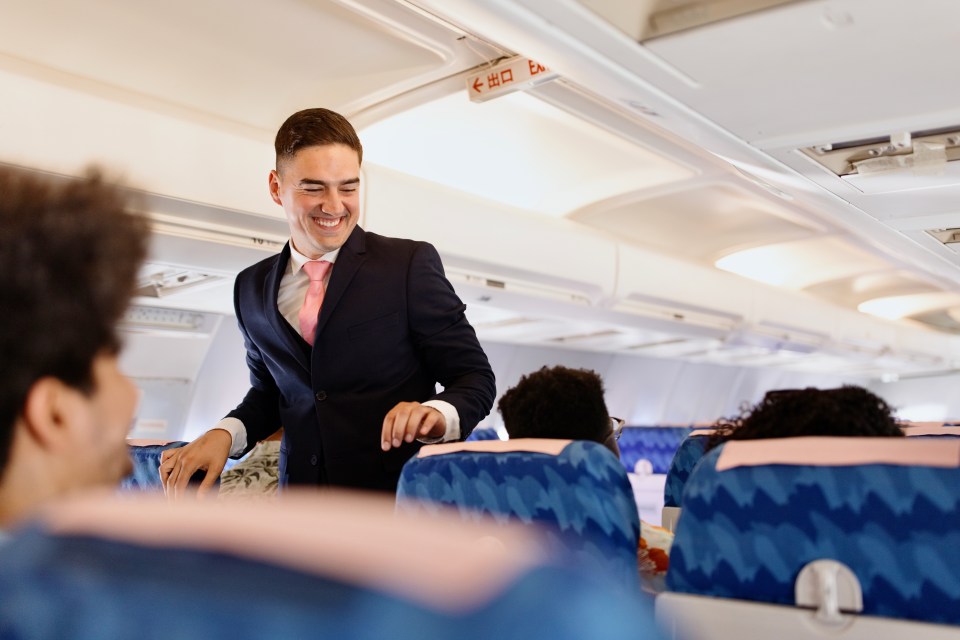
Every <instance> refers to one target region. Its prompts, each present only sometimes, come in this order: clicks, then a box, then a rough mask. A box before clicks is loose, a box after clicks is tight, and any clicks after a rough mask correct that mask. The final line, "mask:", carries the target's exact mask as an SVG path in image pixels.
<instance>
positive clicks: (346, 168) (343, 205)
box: [270, 144, 360, 260]
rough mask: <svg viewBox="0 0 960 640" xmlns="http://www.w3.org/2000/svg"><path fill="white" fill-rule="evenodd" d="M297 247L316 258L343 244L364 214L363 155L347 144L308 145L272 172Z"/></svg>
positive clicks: (273, 187)
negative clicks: (361, 156)
mask: <svg viewBox="0 0 960 640" xmlns="http://www.w3.org/2000/svg"><path fill="white" fill-rule="evenodd" d="M270 196H271V197H272V198H273V201H274V202H276V203H277V204H279V205H280V206H281V207H283V211H284V213H285V214H286V217H287V224H288V225H289V226H290V238H291V240H292V241H293V246H294V247H295V248H296V250H297V251H299V252H300V253H302V254H303V255H305V256H307V257H308V258H310V259H313V260H315V259H317V258H319V257H321V256H322V255H323V254H325V253H329V252H331V251H334V250H336V249H339V248H340V247H341V246H343V243H344V242H346V241H347V238H348V237H350V233H351V232H352V231H353V228H354V227H356V226H357V218H358V216H359V213H360V158H359V157H358V155H357V152H356V151H354V150H353V149H351V148H350V147H348V146H346V145H343V144H327V145H318V146H312V147H305V148H303V149H301V150H300V151H298V152H297V153H296V154H294V156H293V157H292V158H288V159H286V160H283V161H282V162H281V163H280V164H279V165H278V166H277V169H276V170H274V171H271V172H270Z"/></svg>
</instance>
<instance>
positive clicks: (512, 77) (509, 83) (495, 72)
mask: <svg viewBox="0 0 960 640" xmlns="http://www.w3.org/2000/svg"><path fill="white" fill-rule="evenodd" d="M557 77H559V74H558V73H557V72H556V71H552V70H550V69H548V68H547V67H545V66H543V65H542V64H540V63H539V62H537V61H536V60H531V59H530V58H524V57H523V56H515V57H513V58H510V59H509V60H505V61H503V62H501V63H500V64H497V65H495V66H492V67H483V68H480V69H479V70H475V71H474V73H472V74H470V75H469V76H467V95H469V96H470V100H471V102H486V101H487V100H490V99H492V98H497V97H499V96H503V95H506V94H508V93H513V92H514V91H521V90H526V89H531V88H533V87H535V86H537V85H539V84H543V83H544V82H549V81H550V80H553V79H554V78H557Z"/></svg>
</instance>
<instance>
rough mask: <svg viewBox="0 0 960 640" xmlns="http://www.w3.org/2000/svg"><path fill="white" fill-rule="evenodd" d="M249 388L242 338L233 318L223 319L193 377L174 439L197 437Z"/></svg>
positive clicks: (233, 405) (240, 398)
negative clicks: (190, 391) (192, 386)
mask: <svg viewBox="0 0 960 640" xmlns="http://www.w3.org/2000/svg"><path fill="white" fill-rule="evenodd" d="M249 388H250V372H249V370H248V369H247V361H246V351H245V350H244V347H243V336H242V335H241V333H240V328H239V327H238V326H237V320H236V318H234V317H232V316H229V317H225V318H224V319H223V322H221V323H220V327H219V329H218V330H217V333H216V335H215V336H214V338H213V341H212V342H211V344H210V349H209V351H208V352H207V358H206V360H205V361H204V363H203V366H202V367H201V368H200V373H199V374H198V375H197V380H196V383H195V384H194V388H193V396H192V400H191V403H190V408H189V411H188V412H187V415H186V420H185V421H184V424H183V425H182V432H181V433H180V434H179V435H177V436H175V437H177V438H180V439H183V440H193V439H194V438H196V437H197V436H199V435H201V434H202V433H204V432H205V431H207V430H208V429H210V428H211V427H213V425H215V424H216V423H217V422H219V421H220V419H221V418H223V416H225V415H226V414H227V413H228V412H229V411H231V410H232V409H233V408H234V407H236V406H237V405H238V404H239V403H240V401H241V400H243V396H244V395H245V394H246V393H247V390H248V389H249Z"/></svg>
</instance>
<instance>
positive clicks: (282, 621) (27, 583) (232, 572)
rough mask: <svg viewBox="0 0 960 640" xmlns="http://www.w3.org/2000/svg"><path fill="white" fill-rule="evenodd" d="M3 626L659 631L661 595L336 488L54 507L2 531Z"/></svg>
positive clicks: (420, 633)
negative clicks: (656, 613)
mask: <svg viewBox="0 0 960 640" xmlns="http://www.w3.org/2000/svg"><path fill="white" fill-rule="evenodd" d="M0 636H3V637H5V638H6V637H10V638H19V639H22V640H39V639H46V638H79V639H90V638H97V639H98V640H114V639H116V640H119V639H121V638H123V639H126V638H142V639H143V640H150V639H154V638H157V639H160V638H178V639H181V640H199V639H201V638H202V639H205V640H208V639H209V640H227V639H230V640H245V639H254V638H321V637H322V638H345V639H353V638H358V639H359V638H364V639H367V638H369V639H372V638H387V637H389V638H393V639H398V640H407V639H409V640H413V639H415V638H417V639H419V638H464V639H468V640H469V639H474V638H475V639H478V640H479V639H481V638H492V637H497V638H517V639H520V638H523V639H524V640H526V639H527V638H534V639H537V638H544V639H560V640H563V639H568V640H574V639H577V638H585V637H609V638H623V639H626V638H643V639H649V640H658V639H659V638H661V636H660V634H659V632H658V631H657V629H656V627H655V625H654V623H653V612H652V607H650V606H649V603H646V602H644V601H643V600H641V599H640V598H639V597H637V596H636V595H635V594H626V593H624V592H623V591H622V590H621V589H619V588H617V587H615V586H613V585H612V584H611V583H610V582H609V581H607V580H606V579H605V578H604V577H603V576H598V575H596V574H593V573H590V572H589V571H586V570H584V569H583V568H582V567H573V566H569V565H568V564H567V563H566V562H565V561H564V559H563V557H562V556H558V555H556V554H553V553H551V552H550V550H549V549H548V546H547V545H546V544H545V543H544V540H543V539H542V538H541V537H540V536H539V535H537V532H536V531H534V530H531V529H530V528H527V527H502V526H496V525H492V524H483V523H465V522H463V521H462V520H461V519H460V518H453V519H452V518H450V517H442V516H441V517H433V518H426V517H424V518H409V517H404V516H402V515H398V514H395V513H394V505H393V501H392V500H391V499H387V498H383V497H380V496H373V495H367V494H359V493H352V492H338V491H329V492H324V493H322V494H320V493H316V492H313V493H307V492H303V493H299V494H298V493H297V492H296V491H290V492H287V493H286V494H285V495H284V498H283V500H280V501H276V502H262V503H249V502H244V503H236V502H218V501H213V502H204V501H190V502H187V501H181V502H177V503H169V504H168V503H167V502H166V501H165V500H164V499H163V498H162V497H160V496H150V495H146V494H140V495H138V496H132V495H130V494H126V495H112V496H103V495H92V496H91V495H85V496H82V497H75V498H73V499H71V500H68V501H65V502H61V503H58V504H56V505H51V506H50V507H49V508H47V509H46V510H45V511H44V512H43V513H42V515H40V516H39V518H38V519H37V520H35V521H34V522H33V523H31V524H28V525H26V526H25V527H24V528H22V529H21V530H19V531H14V532H11V535H10V537H7V538H5V539H4V541H3V542H0Z"/></svg>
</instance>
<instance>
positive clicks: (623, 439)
mask: <svg viewBox="0 0 960 640" xmlns="http://www.w3.org/2000/svg"><path fill="white" fill-rule="evenodd" d="M689 433H690V427H624V428H623V431H622V432H621V433H620V439H619V440H618V441H617V445H618V446H619V447H620V461H621V462H622V463H623V466H624V467H626V468H627V471H633V470H634V469H635V468H636V465H637V462H639V461H640V460H648V461H649V462H650V465H651V466H652V467H653V473H666V472H667V470H668V469H669V468H670V461H671V460H673V454H674V453H675V452H676V451H677V447H678V446H679V445H680V443H681V442H682V441H683V439H684V438H686V437H687V434H689Z"/></svg>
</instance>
